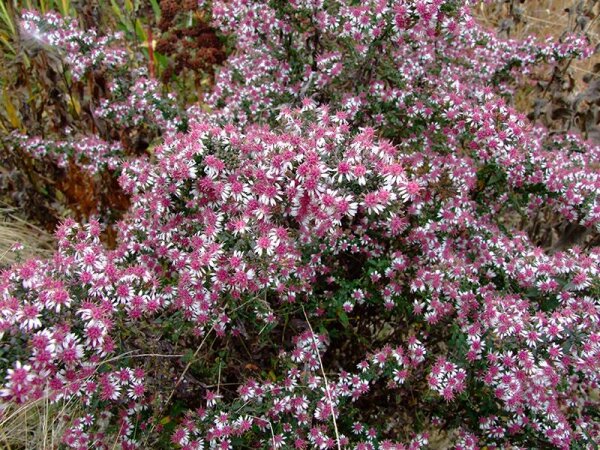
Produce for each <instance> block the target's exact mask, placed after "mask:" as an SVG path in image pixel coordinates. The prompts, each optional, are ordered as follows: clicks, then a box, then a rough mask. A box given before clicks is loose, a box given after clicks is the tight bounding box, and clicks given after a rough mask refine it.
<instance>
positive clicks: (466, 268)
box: [0, 0, 600, 450]
mask: <svg viewBox="0 0 600 450" xmlns="http://www.w3.org/2000/svg"><path fill="white" fill-rule="evenodd" d="M203 4H204V3H203ZM211 12H212V17H213V20H214V25H215V26H217V27H220V28H221V30H222V31H223V32H225V33H229V34H231V35H232V36H233V37H234V38H235V39H236V42H237V52H236V53H234V54H233V55H232V56H231V57H230V58H229V60H228V62H227V65H226V66H225V67H224V68H223V69H222V70H221V72H220V74H219V75H218V77H217V80H216V85H215V88H214V90H213V92H212V93H211V95H210V96H209V98H208V101H209V103H210V105H211V106H212V107H213V110H212V111H210V112H200V111H199V110H198V109H197V108H190V109H189V111H188V115H189V116H190V124H189V130H188V131H187V132H186V133H185V134H184V133H181V134H176V133H175V129H176V128H177V127H176V126H172V125H173V124H176V123H178V122H177V120H179V119H178V118H177V117H172V116H168V117H167V116H165V115H164V114H162V113H161V114H162V115H161V116H160V118H159V119H160V120H156V122H155V123H156V126H157V127H159V128H161V129H164V130H163V131H165V137H164V142H163V144H162V145H161V146H160V147H158V148H157V149H156V151H155V154H154V155H153V158H152V159H145V158H140V159H134V160H130V161H120V162H119V165H120V167H121V168H122V172H121V176H120V183H121V185H122V187H123V189H124V190H125V191H126V192H127V193H128V194H130V195H131V198H132V206H131V208H130V210H129V212H128V214H127V216H126V217H125V219H124V220H123V221H122V222H121V224H120V227H119V230H120V234H119V241H118V246H117V248H116V249H115V250H111V251H108V250H106V249H105V248H103V247H102V246H101V244H100V243H99V241H98V238H97V236H98V234H99V229H98V224H97V223H95V222H93V223H90V224H88V225H85V226H78V225H76V224H74V223H72V222H66V223H65V224H64V225H63V226H62V227H61V229H60V230H59V232H58V237H59V241H60V242H59V248H58V251H57V253H56V255H55V257H54V258H53V259H51V260H49V261H35V260H34V261H28V262H26V263H24V264H22V265H20V266H17V267H14V268H13V269H11V270H9V271H6V272H4V273H3V274H2V278H1V283H2V284H1V285H0V305H1V308H0V319H1V320H0V330H1V331H2V332H3V343H6V342H10V345H11V348H15V349H18V351H15V352H14V353H11V354H10V359H9V360H8V361H7V362H3V363H2V364H3V365H2V366H0V370H1V372H0V373H2V375H3V376H4V382H3V385H2V389H1V390H0V396H1V398H2V401H3V405H9V404H11V403H19V404H20V403H25V402H28V401H31V400H35V399H37V398H41V397H43V396H45V395H48V396H49V397H50V398H51V400H58V399H63V398H69V397H80V398H81V399H82V400H83V401H84V402H85V403H86V404H88V405H91V404H98V405H101V406H99V407H98V410H99V412H98V413H94V414H92V413H90V415H88V416H85V417H82V418H81V419H78V420H77V421H76V422H75V424H74V426H73V427H72V428H71V429H70V430H69V432H68V433H67V434H66V435H65V438H64V441H65V444H66V445H68V446H70V447H72V448H88V447H89V446H90V445H97V446H99V447H100V446H102V445H106V442H108V441H111V442H115V439H114V437H112V440H110V439H109V438H108V437H107V435H106V434H105V432H106V431H105V430H106V424H108V423H112V424H114V423H117V424H118V429H119V430H121V431H120V432H119V435H118V442H119V443H120V444H121V445H122V446H123V447H124V448H130V447H135V446H136V445H138V446H139V445H140V444H139V443H136V440H135V439H134V437H135V436H140V435H143V434H144V432H148V433H149V432H150V431H148V430H147V429H144V428H142V427H141V426H138V425H136V423H138V422H137V420H138V419H139V418H140V417H145V416H144V414H146V415H153V416H154V415H155V414H159V412H164V409H165V408H167V407H168V406H169V405H160V404H159V406H157V403H160V398H163V399H164V397H165V396H163V397H161V396H160V395H158V400H156V401H155V403H152V402H150V401H148V397H149V396H148V395H147V387H146V384H145V382H144V381H143V373H142V371H141V368H140V367H137V366H136V365H135V364H134V363H133V362H132V361H129V360H127V358H125V357H124V355H121V354H120V353H122V352H124V351H125V350H126V348H127V347H126V345H127V343H126V342H124V341H123V340H122V339H120V336H122V334H121V333H122V329H120V328H119V327H136V326H140V328H141V327H142V325H144V326H148V325H149V324H151V326H152V327H155V328H156V329H160V328H161V327H163V326H164V327H165V329H167V324H168V323H169V321H170V320H172V321H173V323H175V324H176V325H177V326H178V327H184V326H185V327H189V328H190V329H191V330H192V332H191V333H192V334H193V335H195V336H196V337H198V338H200V339H205V338H207V337H208V336H209V335H210V334H211V333H213V332H214V333H215V334H216V335H217V336H218V338H219V339H220V340H219V342H220V343H221V344H222V345H223V347H224V349H225V350H227V342H229V339H235V340H238V341H239V340H240V339H241V340H242V342H248V344H250V343H251V342H253V341H258V342H261V343H262V346H263V347H261V348H268V349H269V351H270V352H271V353H270V354H271V356H273V357H277V358H272V359H271V360H270V364H271V369H272V375H270V374H268V373H267V372H266V371H265V372H263V373H261V374H260V376H259V375H258V374H257V376H254V377H252V378H251V379H246V380H244V381H241V382H240V383H238V386H237V389H234V390H230V391H227V392H226V393H224V391H225V387H224V385H223V386H221V384H220V382H221V379H220V374H221V366H220V365H219V370H218V373H219V375H218V378H216V379H212V378H210V377H209V376H208V375H207V381H210V382H207V383H206V384H207V385H208V384H210V385H211V386H217V387H216V389H215V388H213V387H207V388H205V392H204V397H203V398H201V399H200V400H199V401H200V402H201V406H200V407H198V406H197V405H195V406H194V407H192V406H190V407H189V409H188V410H187V411H185V412H184V413H182V414H180V416H179V417H178V418H177V424H176V426H175V429H174V430H173V434H172V435H171V436H170V442H171V443H172V444H175V445H178V446H179V447H181V448H184V449H198V448H206V447H208V448H218V449H229V448H238V447H239V446H244V445H249V446H256V447H264V448H273V449H277V448H298V449H304V448H314V449H329V448H352V449H357V450H359V449H360V450H363V449H364V450H371V449H407V448H410V449H417V448H421V447H425V446H426V445H427V444H428V439H429V437H428V435H427V431H428V430H429V431H431V430H433V429H436V428H437V429H439V430H443V431H446V432H448V433H449V438H450V439H453V442H452V445H454V446H455V448H458V449H476V448H481V447H483V446H486V447H488V448H508V447H511V448H513V447H518V448H522V447H530V446H538V445H548V446H553V447H556V448H561V449H568V448H571V447H572V446H573V445H575V443H577V444H580V445H581V446H582V447H584V448H593V445H594V443H595V442H597V441H598V440H599V439H600V424H599V423H598V420H597V413H596V412H595V411H596V410H597V407H598V402H597V400H594V398H597V393H598V389H599V388H600V386H599V383H600V378H599V375H598V374H599V373H600V328H599V324H600V303H599V301H598V294H599V291H598V283H599V278H600V273H599V270H600V249H598V247H590V246H586V245H583V246H581V247H572V248H568V249H564V250H562V251H556V252H553V253H551V252H547V251H544V249H542V248H539V247H537V246H536V245H535V243H534V242H532V240H531V238H530V237H529V236H528V235H527V234H525V233H524V232H523V231H521V230H519V229H518V228H517V227H516V225H511V223H513V222H514V221H513V222H511V221H509V220H507V217H512V216H515V215H516V216H518V217H521V218H524V219H527V218H529V217H532V216H533V215H535V214H536V212H537V211H539V209H540V208H541V207H542V206H549V207H551V208H553V209H554V211H555V212H556V213H557V214H559V215H560V216H561V217H562V219H563V220H564V221H565V223H575V224H577V225H579V226H581V227H584V228H587V229H590V230H591V231H590V232H594V231H595V232H597V230H598V227H599V224H600V205H599V202H600V200H599V196H598V192H599V189H598V187H599V178H598V177H599V174H598V169H597V161H598V160H599V159H600V150H599V147H598V146H596V145H594V144H592V143H590V142H586V141H583V140H582V139H580V138H578V137H574V136H564V137H560V138H557V137H555V136H549V135H548V132H547V130H544V129H543V128H541V127H536V126H533V125H532V124H531V123H529V122H528V121H527V120H526V119H525V118H524V117H523V116H522V115H521V114H519V113H518V112H517V111H515V110H514V108H512V107H511V106H510V105H509V104H508V102H507V100H506V99H507V98H508V97H507V96H509V95H510V93H511V92H512V89H513V85H514V83H516V82H518V81H519V78H520V76H521V75H520V74H523V73H527V70H528V68H530V67H532V66H533V65H534V64H538V63H549V64H555V63H557V62H559V61H562V60H565V59H568V58H572V57H579V56H587V55H589V48H587V45H586V42H585V40H584V39H582V38H581V37H570V38H568V39H565V41H564V42H562V43H550V42H541V43H540V42H536V41H535V40H533V39H531V40H528V41H526V42H521V43H517V42H514V41H505V40H501V39H499V38H498V37H497V36H495V35H494V34H493V33H490V32H488V31H486V30H484V29H482V28H481V27H480V26H479V25H478V24H477V23H476V22H475V21H474V19H473V17H472V16H471V13H470V10H469V7H468V5H463V4H462V3H460V2H455V1H449V0H448V1H445V0H415V1H411V2H395V1H388V0H378V1H368V2H362V3H360V5H357V4H356V2H350V1H343V0H330V1H327V0H322V1H299V0H297V1H290V2H282V3H277V4H275V3H268V2H262V1H241V0H239V1H238V0H233V1H214V2H212V4H211ZM517 72H520V74H519V73H517ZM132 86H133V87H132V90H131V91H130V94H131V96H130V98H131V100H130V101H129V102H130V103H132V104H133V105H137V106H138V107H140V108H145V107H147V108H149V109H150V111H138V112H135V111H131V112H132V114H131V115H128V114H127V112H126V111H127V107H126V106H125V107H124V106H123V105H121V104H119V103H118V102H117V103H115V104H106V105H104V107H103V111H104V112H103V113H102V114H105V115H106V117H113V118H114V120H123V123H125V124H132V123H133V124H136V123H139V122H140V121H143V120H146V118H150V117H153V114H154V112H153V111H154V110H153V109H152V106H151V104H155V102H154V100H155V99H154V97H153V96H154V92H155V90H156V84H155V82H154V81H152V80H148V79H145V78H141V79H140V81H139V83H138V84H134V85H132ZM115 89H118V84H115ZM128 95H129V94H128ZM124 98H125V97H124ZM134 109H135V108H134ZM138 109H139V108H138ZM159 109H160V108H159ZM163 113H164V111H163ZM169 114H170V113H169ZM181 123H183V119H181ZM125 126H126V125H125ZM158 319H160V321H159V320H158ZM382 323H383V325H381V324H382ZM288 326H289V327H291V328H294V330H295V333H294V334H295V336H296V337H294V338H292V339H291V341H290V339H288V340H287V341H286V340H285V339H283V337H285V330H286V328H287V327H288ZM313 329H316V330H318V333H315V332H313ZM282 330H283V331H282ZM278 333H280V334H278ZM356 335H358V336H360V335H363V336H364V337H363V338H362V339H360V338H357V337H356ZM282 336H283V337H282ZM280 339H281V342H282V344H281V346H283V347H285V345H287V348H281V346H280V345H279V342H280ZM346 339H347V340H349V341H350V342H351V345H356V348H357V349H361V352H363V350H364V352H363V353H364V354H358V355H357V354H353V353H355V352H354V349H352V351H348V349H345V351H346V353H345V354H344V353H343V351H344V340H346ZM288 341H290V342H288ZM364 341H372V342H367V343H365V342H364ZM202 342H203V341H202ZM236 342H237V341H236ZM244 345H245V344H244ZM340 349H341V350H340ZM224 353H226V352H224ZM348 353H350V354H348ZM340 354H343V355H344V356H345V358H347V360H345V358H344V357H340ZM273 359H276V360H277V361H276V362H273V361H272V360H273ZM197 364H198V365H199V366H202V365H208V364H209V357H208V356H207V358H206V360H203V361H200V362H197ZM224 364H225V365H228V364H230V365H233V366H235V365H236V364H238V361H235V360H233V361H231V362H227V359H226V357H225V363H224ZM198 372H199V373H200V371H198ZM198 376H200V375H198ZM382 392H383V394H381V393H382ZM163 394H164V393H163ZM408 394H412V395H415V396H417V397H418V398H417V400H416V403H415V404H416V405H418V406H417V408H419V409H420V411H419V413H420V414H422V415H423V416H425V418H424V419H422V420H423V421H424V422H425V423H426V425H427V426H423V425H422V424H417V423H416V421H415V428H414V429H412V430H410V432H406V431H398V428H394V424H393V423H392V422H393V421H395V422H401V419H404V416H403V417H396V416H395V415H394V413H390V414H391V416H390V417H387V418H386V419H387V420H388V421H389V422H390V426H389V427H387V428H386V427H385V426H382V425H381V422H378V420H377V417H375V416H373V417H363V416H362V415H361V414H360V407H358V406H356V405H360V402H361V401H365V402H368V401H370V400H371V401H372V399H373V398H377V399H379V400H381V399H382V398H385V400H381V401H382V404H381V405H380V406H381V408H385V407H386V405H387V406H390V405H391V408H390V409H389V410H392V411H395V410H397V409H399V408H402V407H404V406H403V401H404V399H406V397H403V395H408ZM375 395H379V396H378V397H375ZM168 398H169V399H170V398H171V397H170V396H169V397H168ZM395 399H399V400H395ZM152 408H155V409H158V412H157V411H152V410H151V409H152ZM389 410H388V411H389ZM421 411H422V412H421ZM415 415H416V413H415ZM154 418H155V419H156V417H154ZM396 425H397V423H396ZM156 429H158V427H157V428H156ZM153 430H155V428H153ZM394 433H396V434H394ZM144 442H147V441H144Z"/></svg>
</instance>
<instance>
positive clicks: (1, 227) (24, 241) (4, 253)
mask: <svg viewBox="0 0 600 450" xmlns="http://www.w3.org/2000/svg"><path fill="white" fill-rule="evenodd" d="M18 244H21V246H22V247H23V248H22V250H20V251H18V252H15V251H13V248H14V246H15V245H18ZM53 250H54V238H53V237H52V235H51V234H49V233H48V232H46V231H44V230H42V229H41V228H39V227H37V226H35V225H34V224H32V223H29V222H27V221H26V220H24V219H22V218H20V217H19V216H18V215H17V211H16V210H15V209H14V208H10V207H8V206H0V268H2V267H8V266H10V265H12V264H14V263H16V262H18V261H20V260H24V259H27V258H31V257H41V258H45V257H49V256H50V255H51V254H52V251H53Z"/></svg>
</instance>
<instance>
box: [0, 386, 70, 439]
mask: <svg viewBox="0 0 600 450" xmlns="http://www.w3.org/2000/svg"><path fill="white" fill-rule="evenodd" d="M78 413H79V414H78ZM80 415H82V409H81V405H79V404H78V403H76V402H73V401H70V402H64V403H56V404H50V403H49V402H48V400H47V399H44V398H42V399H40V400H39V401H37V402H32V403H29V404H27V405H23V406H14V405H13V406H11V407H9V408H8V409H7V410H5V411H4V413H3V415H2V416H0V448H3V449H7V450H17V449H18V450H54V449H57V448H59V447H60V443H61V439H62V436H63V435H64V433H65V431H66V430H67V428H68V427H69V426H70V425H71V424H72V420H73V418H74V417H78V416H80Z"/></svg>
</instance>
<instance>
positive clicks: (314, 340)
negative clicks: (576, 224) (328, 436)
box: [302, 305, 342, 450]
mask: <svg viewBox="0 0 600 450" xmlns="http://www.w3.org/2000/svg"><path fill="white" fill-rule="evenodd" d="M302 312H303V313H304V317H305V318H306V323H307V324H308V329H309V330H310V335H311V337H312V340H313V344H314V345H315V349H316V353H317V358H318V359H319V366H320V368H321V374H322V375H323V380H324V381H325V393H326V394H327V399H328V400H329V407H330V408H331V418H332V419H333V429H334V431H335V441H336V444H337V448H338V450H342V446H341V444H340V433H339V432H338V427H337V421H336V420H335V409H334V408H333V401H332V400H331V393H330V392H329V383H328V381H327V375H325V369H324V368H323V361H322V360H321V354H320V353H319V347H318V345H317V341H316V339H315V333H314V331H313V328H312V326H311V324H310V321H309V320H308V316H307V315H306V310H305V309H304V305H302Z"/></svg>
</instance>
